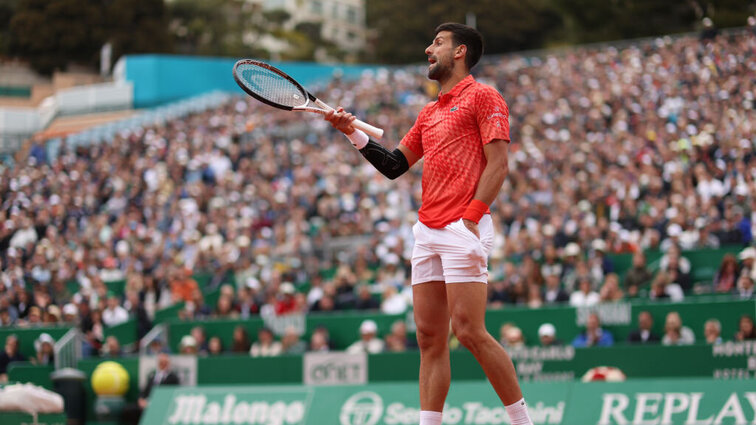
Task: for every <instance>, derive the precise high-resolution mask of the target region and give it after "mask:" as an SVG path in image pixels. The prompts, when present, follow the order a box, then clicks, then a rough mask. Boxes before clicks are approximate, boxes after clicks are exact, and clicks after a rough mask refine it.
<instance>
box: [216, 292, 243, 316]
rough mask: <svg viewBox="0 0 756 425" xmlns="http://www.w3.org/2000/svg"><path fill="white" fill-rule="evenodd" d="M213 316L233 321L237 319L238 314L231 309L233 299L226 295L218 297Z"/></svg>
mask: <svg viewBox="0 0 756 425" xmlns="http://www.w3.org/2000/svg"><path fill="white" fill-rule="evenodd" d="M213 316H214V317H216V318H223V319H235V318H237V317H239V313H237V312H236V311H234V308H233V297H229V296H228V295H221V296H219V297H218V302H217V303H216V305H215V312H213Z"/></svg>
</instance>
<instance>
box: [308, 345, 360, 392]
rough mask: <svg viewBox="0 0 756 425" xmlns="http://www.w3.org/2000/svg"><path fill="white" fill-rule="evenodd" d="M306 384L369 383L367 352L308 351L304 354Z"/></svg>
mask: <svg viewBox="0 0 756 425" xmlns="http://www.w3.org/2000/svg"><path fill="white" fill-rule="evenodd" d="M302 362H303V366H302V373H303V374H304V377H303V382H304V384H305V385H347V384H365V383H367V375H368V370H367V362H368V360H367V354H366V353H357V354H348V353H343V352H331V353H306V354H305V355H304V356H302Z"/></svg>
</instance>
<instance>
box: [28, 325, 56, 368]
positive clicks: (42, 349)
mask: <svg viewBox="0 0 756 425" xmlns="http://www.w3.org/2000/svg"><path fill="white" fill-rule="evenodd" d="M54 346H55V340H54V339H53V337H51V336H50V334H48V333H42V334H40V335H39V337H37V340H36V341H34V349H35V350H36V351H37V354H36V356H34V357H32V359H31V362H32V363H34V364H36V365H52V364H55V350H54V348H53V347H54Z"/></svg>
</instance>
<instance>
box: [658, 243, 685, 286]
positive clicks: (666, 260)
mask: <svg viewBox="0 0 756 425" xmlns="http://www.w3.org/2000/svg"><path fill="white" fill-rule="evenodd" d="M659 271H664V272H667V274H668V275H669V279H670V282H672V283H676V284H678V285H679V286H680V288H681V289H682V290H683V292H687V291H689V290H690V286H691V282H690V260H688V259H687V258H685V257H683V256H682V253H681V252H680V247H679V246H677V245H671V246H670V247H669V249H668V250H667V253H666V254H664V255H663V256H662V257H661V258H660V259H659Z"/></svg>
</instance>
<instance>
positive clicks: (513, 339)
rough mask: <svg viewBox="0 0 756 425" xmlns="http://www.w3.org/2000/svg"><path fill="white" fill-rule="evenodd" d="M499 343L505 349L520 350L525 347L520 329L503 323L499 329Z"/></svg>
mask: <svg viewBox="0 0 756 425" xmlns="http://www.w3.org/2000/svg"><path fill="white" fill-rule="evenodd" d="M499 342H500V343H501V345H502V346H503V347H504V348H507V349H513V348H521V347H524V346H525V336H524V335H523V334H522V329H520V328H518V327H517V326H515V325H513V324H510V323H505V324H503V325H501V328H500V329H499Z"/></svg>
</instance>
